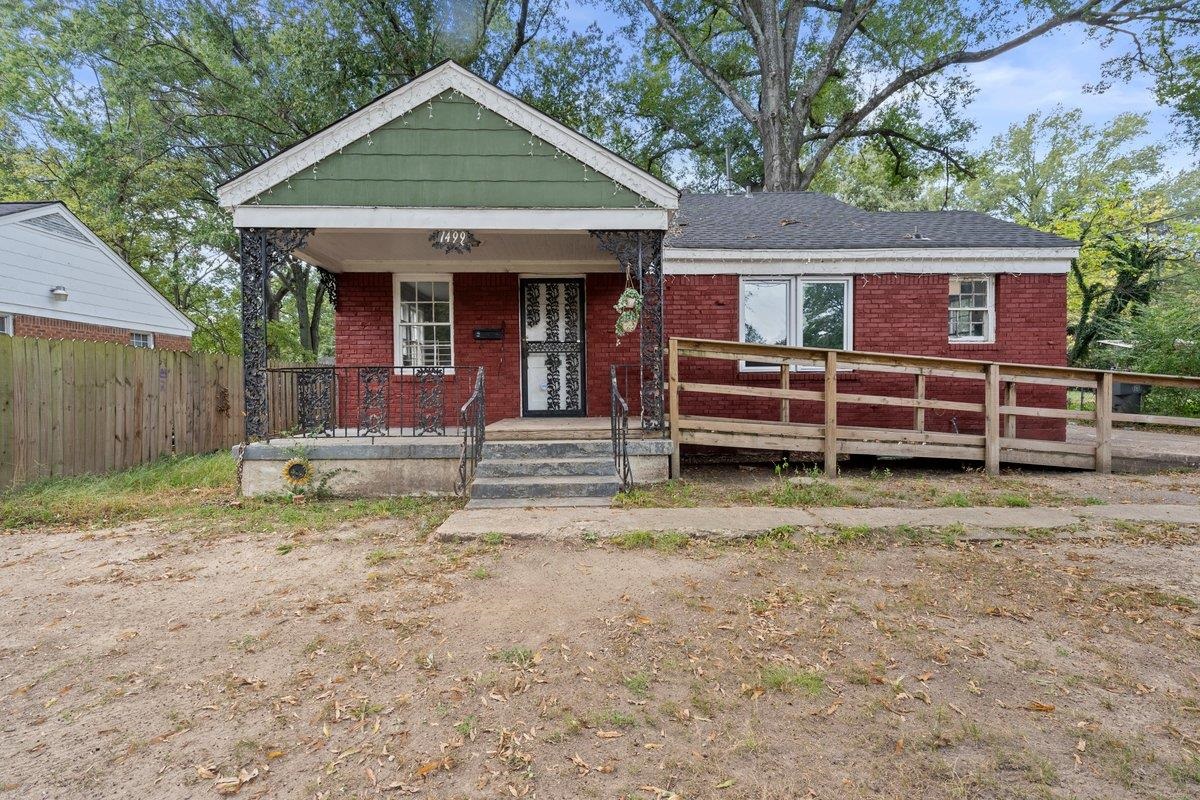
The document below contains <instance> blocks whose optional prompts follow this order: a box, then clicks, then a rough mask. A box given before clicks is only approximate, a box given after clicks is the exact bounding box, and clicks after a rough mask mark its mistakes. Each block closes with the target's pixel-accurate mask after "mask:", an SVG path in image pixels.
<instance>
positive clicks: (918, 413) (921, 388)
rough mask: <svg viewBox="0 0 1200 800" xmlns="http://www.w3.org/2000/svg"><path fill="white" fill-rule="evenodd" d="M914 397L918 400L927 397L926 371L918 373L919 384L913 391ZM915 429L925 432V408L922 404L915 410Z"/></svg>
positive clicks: (918, 431)
mask: <svg viewBox="0 0 1200 800" xmlns="http://www.w3.org/2000/svg"><path fill="white" fill-rule="evenodd" d="M913 397H914V398H916V399H917V400H918V401H921V400H924V399H925V374H924V373H921V372H918V373H917V386H916V389H915V391H914V392H913ZM913 430H915V431H916V432H917V433H924V432H925V409H923V408H921V407H920V406H917V408H916V410H914V411H913Z"/></svg>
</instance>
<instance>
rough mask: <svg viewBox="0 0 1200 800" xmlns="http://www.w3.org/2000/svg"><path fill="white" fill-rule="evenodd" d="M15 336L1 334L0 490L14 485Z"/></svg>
mask: <svg viewBox="0 0 1200 800" xmlns="http://www.w3.org/2000/svg"><path fill="white" fill-rule="evenodd" d="M14 373H15V370H14V364H13V337H11V336H0V492H3V491H4V490H5V489H8V488H9V487H10V486H12V485H13V473H14V470H15V466H16V463H15V462H16V458H17V442H16V437H15V436H14V435H13V434H14V430H13V429H14V427H15V419H14V417H15V415H16V413H17V409H16V407H15V405H14V403H13V390H14V385H13V384H14V381H15V380H16V375H15V374H14Z"/></svg>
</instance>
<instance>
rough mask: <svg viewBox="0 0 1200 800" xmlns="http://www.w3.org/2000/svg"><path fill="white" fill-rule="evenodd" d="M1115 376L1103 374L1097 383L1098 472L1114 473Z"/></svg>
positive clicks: (1109, 373)
mask: <svg viewBox="0 0 1200 800" xmlns="http://www.w3.org/2000/svg"><path fill="white" fill-rule="evenodd" d="M1112 403H1113V376H1112V373H1111V372H1101V373H1099V375H1098V379H1097V381H1096V409H1095V412H1094V413H1095V416H1096V472H1102V473H1105V474H1107V473H1109V472H1111V471H1112Z"/></svg>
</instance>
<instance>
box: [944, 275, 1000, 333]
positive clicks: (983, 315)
mask: <svg viewBox="0 0 1200 800" xmlns="http://www.w3.org/2000/svg"><path fill="white" fill-rule="evenodd" d="M995 338H996V283H995V280H994V279H993V276H991V275H951V276H950V341H952V342H990V341H993V340H994V339H995Z"/></svg>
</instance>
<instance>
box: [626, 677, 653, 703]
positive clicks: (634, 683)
mask: <svg viewBox="0 0 1200 800" xmlns="http://www.w3.org/2000/svg"><path fill="white" fill-rule="evenodd" d="M621 683H623V684H625V688H626V689H628V690H629V692H630V694H632V695H633V696H634V697H638V698H641V697H645V696H646V695H647V694H648V693H649V691H650V673H648V672H635V673H633V674H632V675H626V676H625V679H624V680H623V681H621Z"/></svg>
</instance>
